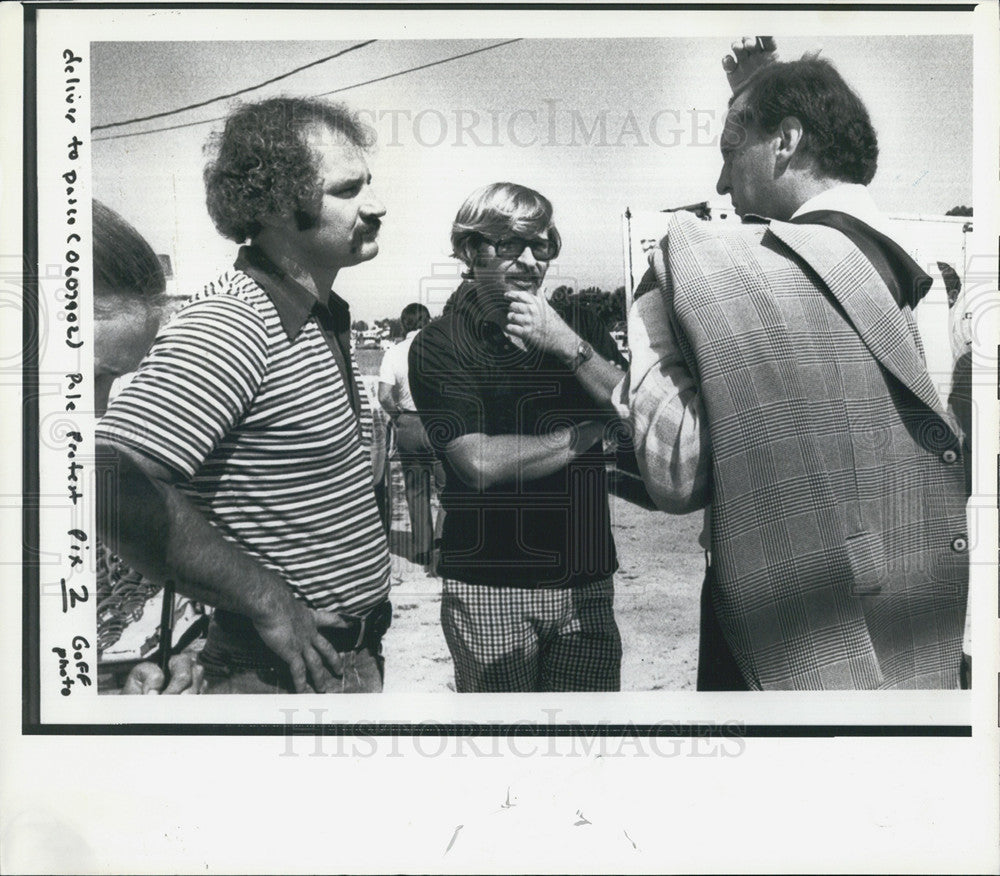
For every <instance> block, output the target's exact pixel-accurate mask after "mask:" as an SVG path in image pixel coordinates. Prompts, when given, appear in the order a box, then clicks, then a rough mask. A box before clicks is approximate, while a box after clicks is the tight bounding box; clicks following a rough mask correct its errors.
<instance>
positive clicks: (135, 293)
mask: <svg viewBox="0 0 1000 876" xmlns="http://www.w3.org/2000/svg"><path fill="white" fill-rule="evenodd" d="M93 213H94V288H95V289H98V290H102V291H103V292H114V293H118V294H124V295H129V296H131V297H134V298H140V299H144V300H146V301H147V302H148V303H150V304H159V303H161V302H160V299H161V297H162V296H163V293H164V291H165V290H166V287H167V283H166V279H165V277H164V276H163V266H162V265H161V264H160V260H159V259H158V258H157V257H156V253H155V252H153V248H152V247H151V246H150V245H149V244H148V243H147V242H146V239H145V238H144V237H143V236H142V235H141V234H140V233H139V232H138V231H136V230H135V229H134V228H133V227H132V226H131V225H130V224H129V223H128V222H126V221H125V220H124V219H122V217H121V216H119V215H118V214H117V213H116V212H115V211H114V210H112V209H111V208H110V207H106V206H105V205H104V204H102V203H101V202H100V201H97V200H95V201H94V202H93Z"/></svg>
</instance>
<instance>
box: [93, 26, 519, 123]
mask: <svg viewBox="0 0 1000 876" xmlns="http://www.w3.org/2000/svg"><path fill="white" fill-rule="evenodd" d="M522 39H523V37H517V38H516V39H512V40H504V41H503V42H502V43H494V44H493V45H490V46H483V47H482V48H479V49H473V50H472V51H470V52H463V53H462V54H460V55H452V56H451V57H448V58H442V59H441V60H440V61H431V62H430V63H428V64H420V65H419V66H417V67H409V68H407V69H406V70H400V71H398V72H396V73H389V74H387V75H386V76H378V77H376V78H375V79H366V80H365V81H364V82H355V83H354V84H353V85H345V86H343V87H342V88H334V89H333V90H332V91H324V92H323V93H322V94H318V95H315V96H316V97H326V96H327V95H330V94H339V93H341V92H344V91H350V90H351V89H353V88H361V87H362V86H364V85H371V84H372V83H374V82H384V81H385V80H386V79H394V78H396V77H397V76H403V75H405V74H407V73H415V72H417V71H418V70H426V69H427V68H429V67H437V66H439V65H441V64H447V63H449V62H451V61H458V60H460V59H461V58H468V57H469V56H470V55H478V54H479V53H480V52H489V51H492V50H493V49H499V48H502V47H503V46H509V45H510V44H511V43H519V42H521V40H522ZM293 72H294V71H293ZM272 81H273V80H272ZM262 84H266V83H262ZM255 87H259V86H255ZM235 93H236V94H240V93H241V92H235ZM208 103H211V101H208ZM178 112H179V110H178ZM149 118H155V117H154V116H149ZM224 118H225V116H217V117H216V118H214V119H202V120H200V121H197V122H185V123H184V124H180V125H169V126H168V127H165V128H153V129H152V130H150V131H133V132H131V133H128V134H112V135H111V136H109V137H94V138H93V142H95V143H101V142H104V141H105V140H121V139H123V138H125V137H142V136H144V135H146V134H159V133H161V132H162V131H176V130H178V129H180V128H193V127H197V126H198V125H210V124H212V123H213V122H221V121H222V120H223V119H224ZM133 121H138V120H136V119H133ZM119 124H126V122H120V123H119ZM105 127H106V126H105ZM93 130H97V129H96V128H94V129H93Z"/></svg>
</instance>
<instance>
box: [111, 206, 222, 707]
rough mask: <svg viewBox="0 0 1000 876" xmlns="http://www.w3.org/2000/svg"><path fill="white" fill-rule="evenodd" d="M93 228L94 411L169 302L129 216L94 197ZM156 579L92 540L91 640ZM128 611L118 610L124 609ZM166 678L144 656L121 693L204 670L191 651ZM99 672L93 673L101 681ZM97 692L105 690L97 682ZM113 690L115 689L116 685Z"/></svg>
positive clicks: (157, 687)
mask: <svg viewBox="0 0 1000 876" xmlns="http://www.w3.org/2000/svg"><path fill="white" fill-rule="evenodd" d="M93 228H94V412H95V414H96V416H98V417H100V416H102V415H103V414H104V412H105V411H106V410H107V407H108V397H109V395H110V393H111V389H112V386H113V384H114V382H115V380H117V379H118V378H119V377H123V376H124V375H126V374H130V373H131V372H133V371H135V369H136V368H138V367H139V363H140V362H141V361H142V358H143V357H144V356H145V355H146V351H147V350H148V349H149V346H150V344H152V343H153V338H155V337H156V333H157V331H158V329H159V326H160V321H161V317H162V315H163V313H164V310H165V308H166V306H167V299H166V296H165V294H164V293H165V289H166V280H165V278H164V276H163V268H162V266H161V265H160V260H159V259H158V258H157V257H156V253H154V252H153V249H152V247H151V246H150V245H149V244H148V243H147V242H146V239H145V238H144V237H143V236H142V235H141V234H139V232H138V231H136V230H135V228H133V227H132V226H131V225H130V224H129V223H128V222H126V221H125V220H124V219H123V218H122V217H121V216H119V215H118V214H117V213H116V212H115V211H114V210H112V209H111V208H110V207H107V206H105V205H104V204H103V203H101V202H100V201H97V200H95V201H94V202H93ZM160 589H162V588H161V587H160V585H158V584H153V583H152V582H149V581H146V580H144V579H143V578H142V576H141V575H139V574H138V573H137V572H135V571H134V570H133V569H129V568H128V566H127V565H126V564H125V563H124V562H123V561H122V560H121V558H119V557H117V556H115V555H114V554H113V553H112V552H111V551H109V550H108V549H107V548H106V547H105V546H104V545H103V544H102V543H100V542H99V543H98V545H97V604H98V609H97V626H98V631H97V640H98V647H99V651H103V650H104V649H105V648H106V647H108V645H111V644H114V643H115V642H116V641H117V640H118V637H119V636H120V635H121V630H122V629H124V626H125V624H127V623H128V621H129V620H132V619H135V618H134V613H135V612H136V611H137V610H138V611H140V612H141V611H142V606H143V605H144V604H145V602H146V600H147V599H149V597H151V596H153V595H154V594H155V593H156V592H157V591H158V590H160ZM126 606H131V607H130V608H129V612H130V616H129V617H126V616H124V613H123V611H124V608H125V607H126ZM169 672H170V681H169V684H167V679H166V678H164V675H163V671H162V670H161V669H160V667H159V666H157V665H156V664H155V663H152V662H150V661H148V660H145V661H142V662H141V663H139V664H137V665H136V666H134V667H133V668H132V670H131V671H130V672H129V674H128V677H127V679H126V680H125V683H124V686H123V687H122V690H121V693H123V694H158V693H163V694H180V693H185V694H197V693H201V692H202V690H203V689H204V685H205V682H204V671H203V670H202V668H201V666H199V665H198V661H197V655H195V654H193V653H191V652H190V651H182V652H181V653H180V654H174V655H173V656H171V657H170V661H169ZM101 678H102V676H101V675H99V676H98V679H99V682H100V680H101ZM99 687H100V688H101V693H105V692H108V691H105V690H104V688H103V687H101V686H100V684H99ZM114 692H117V691H114Z"/></svg>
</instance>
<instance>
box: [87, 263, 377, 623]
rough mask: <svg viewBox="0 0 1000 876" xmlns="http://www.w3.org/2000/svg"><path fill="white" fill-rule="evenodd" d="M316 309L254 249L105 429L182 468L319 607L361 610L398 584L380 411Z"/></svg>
mask: <svg viewBox="0 0 1000 876" xmlns="http://www.w3.org/2000/svg"><path fill="white" fill-rule="evenodd" d="M331 295H332V293H331ZM338 303H340V304H342V302H339V299H338ZM343 306H346V305H343ZM319 307H320V305H319V304H318V302H316V300H315V298H314V297H313V296H312V295H311V294H310V293H309V292H308V290H306V289H305V288H304V287H302V286H301V285H299V284H298V283H296V282H295V281H294V280H292V279H291V278H289V277H288V276H285V275H282V274H281V273H280V271H278V269H276V268H275V267H274V266H273V265H271V264H270V263H268V262H267V260H266V259H265V258H264V257H263V254H262V253H260V251H259V250H255V249H253V248H252V247H244V248H243V249H241V250H240V258H239V259H238V260H237V262H236V265H235V267H234V269H233V270H231V271H228V272H227V273H225V274H224V275H223V276H221V277H220V278H219V279H218V280H216V281H215V282H214V283H211V284H209V285H208V286H207V287H205V289H204V290H202V291H201V292H200V293H198V295H196V296H195V297H194V298H193V299H192V300H191V301H190V302H189V303H188V304H187V305H185V306H184V307H183V308H182V309H181V310H180V311H178V313H177V314H176V315H175V316H174V318H173V319H172V320H171V321H170V322H169V323H168V324H167V326H166V327H165V328H164V329H163V330H161V332H160V334H159V335H158V336H157V338H156V341H155V342H154V344H153V346H152V348H151V349H150V351H149V353H148V355H147V356H146V358H145V360H144V361H143V362H142V365H141V366H140V367H139V370H138V372H137V373H136V375H135V378H134V379H133V381H132V382H131V383H130V384H129V386H128V387H126V388H125V389H124V390H123V391H122V392H121V393H120V394H119V395H118V396H117V397H116V398H115V399H114V400H113V402H112V404H111V405H110V407H109V408H108V412H107V414H106V415H105V416H104V417H103V418H102V420H101V421H100V423H99V424H98V427H97V434H98V437H100V438H104V439H106V440H108V441H111V442H113V443H116V444H120V445H124V446H126V447H128V448H131V449H132V450H134V451H137V452H139V453H141V454H143V455H144V456H146V457H148V458H149V459H151V460H154V461H156V462H158V463H160V464H161V465H164V466H166V467H167V468H169V469H171V470H173V471H174V472H176V473H177V474H178V475H179V476H180V478H179V483H178V488H179V489H180V490H181V491H182V492H183V493H184V494H185V495H187V496H188V497H189V498H190V499H191V500H192V501H193V502H194V503H195V505H196V506H197V507H198V508H199V509H200V510H201V511H202V512H203V513H204V514H205V516H206V517H207V518H208V520H209V521H210V522H211V523H212V524H213V525H215V526H216V527H217V528H218V529H219V530H220V531H221V532H222V534H223V535H224V536H225V537H226V538H227V539H228V540H229V541H232V542H235V543H236V544H238V545H239V546H240V547H242V548H243V549H244V550H245V551H246V552H247V553H248V554H250V555H251V556H253V557H254V558H256V559H257V560H259V561H260V562H261V564H262V565H264V566H266V567H267V568H269V569H272V570H273V571H275V572H277V573H278V574H280V575H282V577H284V579H285V580H286V581H287V582H288V584H289V585H290V586H291V588H292V589H293V591H294V592H295V594H296V595H297V596H298V597H299V598H301V599H302V600H303V601H305V602H306V603H308V604H309V605H310V606H312V607H313V608H324V609H331V610H336V611H343V612H347V613H352V614H359V613H364V612H365V611H366V610H367V609H369V608H371V607H372V606H374V605H377V604H378V603H380V602H381V601H382V600H384V599H385V598H386V597H387V595H388V591H389V554H388V548H387V545H386V540H385V532H384V530H383V528H382V524H381V521H380V518H379V514H378V510H377V507H376V504H375V496H374V492H373V482H372V469H371V465H372V463H371V437H372V411H371V407H370V405H369V402H368V395H367V393H366V391H365V389H364V386H363V385H362V384H361V382H360V379H359V377H358V368H357V364H356V363H354V362H353V361H351V366H350V371H352V372H353V374H352V375H351V378H352V379H353V381H354V383H355V386H356V390H357V391H356V394H355V396H354V400H355V402H356V403H358V404H359V415H356V414H355V411H354V408H353V407H352V404H351V401H352V400H351V398H350V396H349V394H348V392H347V391H346V387H345V382H344V377H343V376H342V375H343V369H342V368H341V367H340V366H339V365H338V361H341V362H343V361H344V356H343V354H342V351H341V350H339V349H336V348H335V347H334V345H335V344H336V343H337V340H336V338H335V337H327V336H326V335H325V334H324V333H323V331H322V330H321V327H320V323H319V319H318V317H317V313H318V308H319ZM347 355H348V356H349V357H351V354H350V352H349V351H348V354H347ZM351 359H353V357H351Z"/></svg>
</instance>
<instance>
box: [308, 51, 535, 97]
mask: <svg viewBox="0 0 1000 876" xmlns="http://www.w3.org/2000/svg"><path fill="white" fill-rule="evenodd" d="M522 39H523V37H517V38H516V39H512V40H505V41H504V42H502V43H494V44H493V45H492V46H483V47H482V48H481V49H473V50H472V51H471V52H463V53H462V54H461V55H453V56H452V57H450V58H442V59H441V60H440V61H431V62H430V63H429V64H421V65H420V66H419V67H410V68H409V69H408V70H400V71H399V72H398V73H389V74H388V75H387V76H379V77H377V78H375V79H368V80H366V81H365V82H358V83H356V84H354V85H345V86H344V87H343V88H334V89H333V91H324V92H323V93H322V94H318V95H316V96H317V97H326V96H327V95H328V94H339V93H340V92H341V91H348V90H350V89H351V88H360V87H361V86H362V85H371V84H372V83H373V82H384V81H385V80H386V79H394V78H395V77H397V76H402V75H403V74H405V73H415V72H416V71H417V70H426V69H427V68H428V67H437V66H438V65H439V64H447V63H448V62H449V61H457V60H458V59H459V58H468V57H469V56H470V55H478V54H479V53H480V52H488V51H490V50H491V49H499V48H501V47H502V46H509V45H510V44H511V43H519V42H521V40H522Z"/></svg>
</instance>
